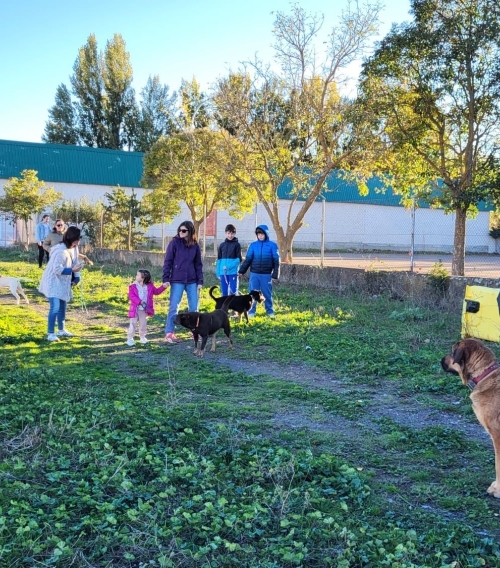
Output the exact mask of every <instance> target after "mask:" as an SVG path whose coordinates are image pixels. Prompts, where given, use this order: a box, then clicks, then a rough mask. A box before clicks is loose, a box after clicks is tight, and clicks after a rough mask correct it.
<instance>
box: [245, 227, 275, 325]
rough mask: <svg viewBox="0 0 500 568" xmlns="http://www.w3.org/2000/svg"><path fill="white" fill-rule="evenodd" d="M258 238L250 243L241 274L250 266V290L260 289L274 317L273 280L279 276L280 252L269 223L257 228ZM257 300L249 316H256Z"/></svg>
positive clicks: (267, 307) (269, 313)
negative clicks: (272, 237)
mask: <svg viewBox="0 0 500 568" xmlns="http://www.w3.org/2000/svg"><path fill="white" fill-rule="evenodd" d="M255 235H256V236H257V240H256V241H254V242H253V243H251V244H250V246H249V247H248V250H247V255H246V257H245V260H244V261H243V263H242V265H241V266H240V269H239V274H245V272H246V271H247V270H248V269H249V268H250V278H249V280H248V290H249V291H251V290H260V291H261V292H262V294H263V295H264V298H265V302H264V307H265V308H266V313H267V315H268V316H269V317H272V318H273V317H274V307H273V282H272V281H273V280H277V279H278V278H279V272H280V254H279V250H278V245H277V244H276V243H274V242H273V241H271V240H270V239H269V228H268V226H267V225H259V226H258V227H256V229H255ZM256 309H257V302H254V303H253V305H252V307H251V308H250V311H249V312H248V317H254V316H255V310H256Z"/></svg>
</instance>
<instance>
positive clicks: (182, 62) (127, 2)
mask: <svg viewBox="0 0 500 568" xmlns="http://www.w3.org/2000/svg"><path fill="white" fill-rule="evenodd" d="M299 4H300V5H301V6H303V7H304V8H305V9H306V10H307V11H309V12H322V13H323V14H324V15H325V24H324V26H323V32H325V33H326V31H327V30H328V29H330V28H331V27H332V26H334V25H335V24H336V22H337V17H338V15H339V13H340V10H341V8H342V7H343V6H345V2H344V0H304V1H303V2H299ZM290 5H291V4H290V2H289V0H142V2H141V1H140V0H139V1H138V0H82V1H80V2H72V1H71V0H15V1H8V0H3V1H2V8H1V16H2V23H3V25H2V31H1V33H0V85H1V88H0V139H3V140H21V141H25V142H40V140H41V135H42V134H43V130H44V127H45V122H46V121H47V118H48V109H49V108H50V107H52V106H53V104H54V100H55V92H56V88H57V86H58V85H59V84H61V83H65V84H66V85H67V86H68V87H70V81H69V77H70V75H71V74H72V69H73V64H74V62H75V59H76V57H77V55H78V49H79V48H80V47H82V46H83V45H84V44H85V43H86V42H87V38H88V36H89V35H90V34H91V33H94V34H95V35H96V38H97V42H98V47H99V49H100V50H101V51H103V50H104V48H105V46H106V42H107V41H108V40H109V39H112V37H113V34H114V33H119V34H121V35H122V37H123V39H124V40H125V42H126V46H127V51H128V52H129V53H130V58H131V63H132V68H133V72H134V82H133V87H134V88H135V90H136V93H137V94H139V92H140V90H141V89H142V88H143V87H144V86H145V84H146V82H147V79H148V77H149V76H150V75H151V76H153V75H159V77H160V80H161V82H162V83H166V84H167V85H169V86H170V89H171V90H172V91H173V90H177V89H178V87H179V85H180V82H181V80H182V79H183V78H184V79H189V80H190V79H192V78H193V76H194V77H196V79H197V80H198V81H199V82H200V84H201V86H202V88H204V89H207V88H208V87H209V85H210V83H211V82H213V81H214V80H215V79H217V77H220V76H223V75H225V74H226V73H227V71H228V70H229V69H233V70H234V69H237V68H238V64H239V62H241V61H245V60H249V59H252V58H253V57H254V55H255V54H256V53H257V54H258V55H259V56H260V57H261V58H262V59H264V60H268V61H270V60H271V58H272V50H271V48H270V46H271V43H272V34H271V32H272V24H273V21H274V16H273V14H272V13H271V12H272V11H283V12H288V11H289V9H290ZM409 5H410V2H409V0H386V2H385V9H384V11H383V13H382V17H381V21H382V24H381V27H380V30H381V33H382V35H385V33H387V31H388V30H389V29H390V26H391V24H392V23H393V22H402V21H405V20H408V19H409V15H408V10H409Z"/></svg>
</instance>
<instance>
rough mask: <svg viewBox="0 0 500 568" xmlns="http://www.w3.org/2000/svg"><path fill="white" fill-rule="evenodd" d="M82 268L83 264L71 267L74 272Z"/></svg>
mask: <svg viewBox="0 0 500 568" xmlns="http://www.w3.org/2000/svg"><path fill="white" fill-rule="evenodd" d="M81 269H82V265H81V264H75V266H73V268H72V269H71V270H72V271H73V272H80V270H81Z"/></svg>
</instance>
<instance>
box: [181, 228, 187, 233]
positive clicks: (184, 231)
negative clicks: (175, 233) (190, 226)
mask: <svg viewBox="0 0 500 568" xmlns="http://www.w3.org/2000/svg"><path fill="white" fill-rule="evenodd" d="M179 233H189V231H188V230H187V229H179Z"/></svg>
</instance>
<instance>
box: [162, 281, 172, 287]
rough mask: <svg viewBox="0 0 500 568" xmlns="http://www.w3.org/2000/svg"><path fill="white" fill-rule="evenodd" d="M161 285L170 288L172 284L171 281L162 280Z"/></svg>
mask: <svg viewBox="0 0 500 568" xmlns="http://www.w3.org/2000/svg"><path fill="white" fill-rule="evenodd" d="M161 285H162V286H164V287H165V288H168V287H169V286H170V282H162V284H161Z"/></svg>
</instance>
